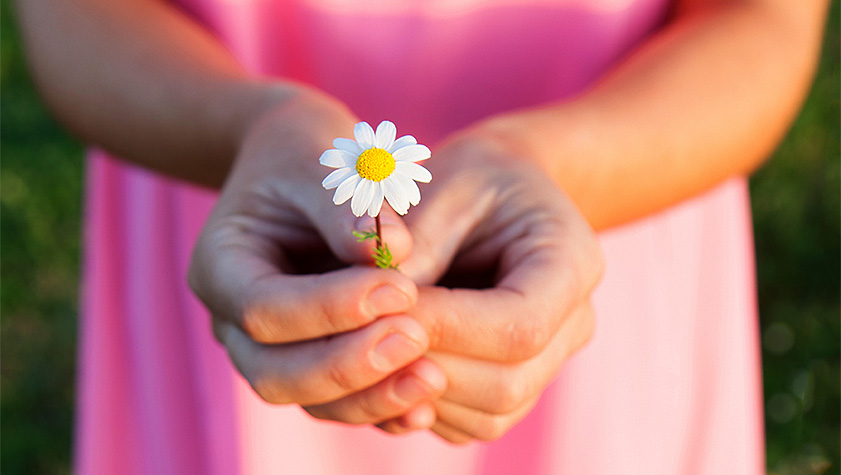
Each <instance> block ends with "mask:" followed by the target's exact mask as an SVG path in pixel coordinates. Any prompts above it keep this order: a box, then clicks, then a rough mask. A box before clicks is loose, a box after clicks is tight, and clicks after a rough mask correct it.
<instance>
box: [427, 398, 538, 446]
mask: <svg viewBox="0 0 841 475" xmlns="http://www.w3.org/2000/svg"><path fill="white" fill-rule="evenodd" d="M538 400H539V398H534V399H533V400H532V401H529V403H528V404H527V405H525V406H523V407H522V408H520V409H518V410H517V411H515V412H512V413H508V414H489V413H487V412H482V411H477V410H476V409H471V408H468V407H464V406H461V405H458V404H454V403H451V402H449V401H443V400H439V401H437V402H436V403H435V411H436V413H437V414H438V422H440V423H441V425H442V426H443V427H446V428H448V429H450V430H449V431H447V432H448V433H454V432H455V433H456V434H458V433H461V434H464V435H467V436H468V437H470V438H472V439H478V440H481V441H485V442H491V441H494V440H497V439H499V438H501V437H502V436H504V435H505V434H506V433H508V431H509V430H511V428H513V427H514V426H515V425H517V423H519V422H520V421H521V420H522V419H523V418H524V417H526V416H527V415H528V413H529V412H531V410H532V409H533V408H534V406H535V405H536V404H537V401H538ZM436 425H437V423H436ZM433 427H436V426H433Z"/></svg>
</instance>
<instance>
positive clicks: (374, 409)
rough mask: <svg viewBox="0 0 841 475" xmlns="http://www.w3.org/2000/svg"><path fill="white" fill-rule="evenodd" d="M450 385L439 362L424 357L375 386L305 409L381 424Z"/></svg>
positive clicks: (337, 418)
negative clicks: (439, 366) (437, 363)
mask: <svg viewBox="0 0 841 475" xmlns="http://www.w3.org/2000/svg"><path fill="white" fill-rule="evenodd" d="M446 386H447V379H446V377H445V376H444V373H443V372H442V371H441V370H440V369H439V368H438V367H437V366H436V365H435V363H433V362H431V361H429V360H425V359H420V360H418V361H415V362H414V363H412V364H410V365H409V366H407V367H406V368H404V369H402V370H400V371H399V372H398V373H396V374H393V375H391V376H389V377H388V378H386V379H385V380H383V381H381V382H380V383H378V384H376V385H375V386H372V387H370V388H368V389H365V390H363V391H360V392H357V393H353V394H350V395H348V396H346V397H343V398H341V399H338V400H336V401H332V402H328V403H326V404H319V405H315V406H306V407H304V409H305V410H306V411H307V412H309V413H310V414H311V415H312V416H314V417H316V418H319V419H327V420H333V421H338V422H344V423H347V424H377V423H380V422H383V421H386V420H389V419H393V418H397V417H399V416H401V415H402V414H404V413H406V412H407V411H409V410H410V409H412V408H413V407H415V406H417V405H419V404H421V403H422V402H425V401H429V400H431V399H433V398H435V397H437V396H440V395H441V393H443V392H444V389H445V388H446ZM433 420H434V418H433ZM407 428H411V427H409V426H407Z"/></svg>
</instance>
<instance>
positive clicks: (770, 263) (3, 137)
mask: <svg viewBox="0 0 841 475" xmlns="http://www.w3.org/2000/svg"><path fill="white" fill-rule="evenodd" d="M0 14H1V15H2V16H0V53H2V55H1V56H0V81H2V100H1V101H0V117H2V129H0V156H1V157H2V163H0V166H2V171H0V231H2V238H1V239H0V256H2V267H0V297H2V299H1V300H0V323H2V331H0V351H2V357H0V411H1V412H2V416H1V417H0V434H2V437H0V460H2V462H1V463H2V472H3V473H5V474H47V475H49V474H61V473H69V471H70V450H71V441H72V426H73V399H74V386H73V384H74V371H75V366H74V361H75V357H76V354H75V338H76V317H77V302H78V297H79V296H78V278H77V276H78V273H79V243H80V222H81V196H82V177H83V170H84V160H83V148H82V146H81V145H80V144H79V143H78V142H76V141H75V140H73V139H72V138H70V137H69V136H68V135H67V134H65V133H64V132H63V131H62V130H61V129H60V128H59V127H58V126H57V125H56V123H55V122H54V121H53V120H52V119H51V118H50V117H49V116H48V115H47V113H46V112H45V110H44V108H43V106H42V105H41V104H40V103H39V101H38V98H37V96H36V94H35V92H34V91H33V89H32V84H31V81H30V79H29V77H28V74H27V72H26V69H25V64H24V58H23V56H22V52H21V49H20V45H19V39H18V35H17V30H16V27H15V25H14V22H13V13H12V12H11V7H10V2H9V1H8V0H0ZM839 53H841V52H840V51H839V2H838V0H835V1H833V6H832V12H831V15H830V20H829V25H828V30H827V33H826V37H825V41H824V49H823V52H822V59H821V66H820V71H819V73H818V76H817V79H816V81H815V84H814V87H813V89H812V92H811V94H810V96H809V99H808V100H807V102H806V105H805V107H804V109H803V111H802V113H801V114H800V116H799V118H798V119H797V121H796V123H795V124H794V126H793V128H792V130H791V132H790V133H789V135H788V137H787V138H786V140H785V141H784V142H783V144H782V145H781V146H780V148H779V150H778V151H777V152H776V153H775V155H774V157H773V158H772V159H771V160H770V161H769V162H768V164H767V165H766V166H765V167H764V168H763V169H761V170H760V171H759V172H758V173H757V174H756V175H755V176H754V177H753V179H752V180H751V193H752V198H753V213H754V225H755V229H756V251H757V266H758V277H759V302H760V315H761V332H762V356H763V371H764V385H765V387H764V389H765V423H766V436H767V462H768V471H769V473H774V474H810V473H836V474H837V473H839V444H841V441H839V404H841V399H840V398H839V346H841V341H839V340H840V339H841V325H839V312H841V310H840V309H839V294H841V269H839V265H840V264H841V255H839V248H841V231H839V217H841V209H839V198H841V190H840V189H839V178H841V169H839V163H840V162H841V150H839V131H840V130H839V127H841V125H840V124H839V97H841V81H840V80H841V78H839Z"/></svg>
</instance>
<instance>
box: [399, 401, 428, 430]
mask: <svg viewBox="0 0 841 475" xmlns="http://www.w3.org/2000/svg"><path fill="white" fill-rule="evenodd" d="M436 418H437V415H436V413H435V407H433V405H432V404H430V403H423V404H419V405H417V406H415V407H413V408H412V409H410V410H409V411H408V412H406V413H405V414H403V415H402V416H400V417H398V418H397V419H395V422H396V423H397V424H398V425H399V426H400V427H402V428H404V429H405V430H407V431H409V430H421V429H429V428H431V427H432V426H433V425H434V424H435V420H436Z"/></svg>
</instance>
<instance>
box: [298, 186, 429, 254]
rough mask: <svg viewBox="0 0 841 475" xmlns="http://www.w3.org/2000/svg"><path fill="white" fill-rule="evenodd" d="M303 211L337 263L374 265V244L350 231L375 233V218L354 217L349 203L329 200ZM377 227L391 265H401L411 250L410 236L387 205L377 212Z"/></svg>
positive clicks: (312, 205)
mask: <svg viewBox="0 0 841 475" xmlns="http://www.w3.org/2000/svg"><path fill="white" fill-rule="evenodd" d="M303 212H304V214H305V215H306V216H307V218H308V219H309V221H310V222H312V223H313V225H314V226H315V228H316V230H317V231H318V233H319V234H320V235H321V237H322V238H323V239H324V241H325V242H326V243H327V246H328V247H329V248H330V251H332V252H333V254H335V255H336V257H338V258H339V260H341V261H343V262H346V263H349V264H368V265H370V264H372V263H373V259H372V257H371V256H372V254H373V251H374V248H375V246H376V242H375V241H374V240H367V241H363V242H360V241H359V240H358V239H357V237H356V236H355V235H354V234H353V232H354V231H362V232H364V231H372V232H376V225H375V221H374V218H372V217H370V216H368V215H367V214H365V215H363V216H362V217H359V218H357V217H356V216H354V215H353V213H352V212H351V210H350V207H349V205H348V204H343V205H339V206H336V205H334V204H333V203H332V202H331V201H330V200H329V199H327V200H320V201H319V203H318V204H310V205H309V206H308V207H307V208H304V209H303ZM380 224H381V227H382V238H383V242H385V243H386V244H388V249H389V251H390V252H391V254H392V255H393V256H394V262H395V263H400V262H401V261H403V260H404V259H405V258H406V257H407V256H408V255H409V252H410V251H411V249H412V235H411V234H410V232H409V230H408V228H407V227H406V225H405V224H404V223H403V220H402V219H401V218H400V216H399V215H398V214H397V212H395V211H394V210H393V209H392V208H391V207H390V206H388V204H387V203H386V202H384V203H383V206H382V209H381V210H380Z"/></svg>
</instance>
